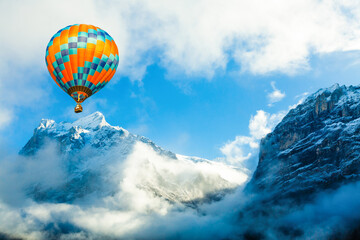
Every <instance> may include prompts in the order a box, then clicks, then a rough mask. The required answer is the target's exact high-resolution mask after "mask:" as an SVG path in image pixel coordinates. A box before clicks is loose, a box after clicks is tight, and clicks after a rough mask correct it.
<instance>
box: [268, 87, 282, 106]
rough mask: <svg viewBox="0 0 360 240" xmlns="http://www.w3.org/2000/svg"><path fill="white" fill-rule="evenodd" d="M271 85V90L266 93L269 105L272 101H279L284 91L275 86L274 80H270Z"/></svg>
mask: <svg viewBox="0 0 360 240" xmlns="http://www.w3.org/2000/svg"><path fill="white" fill-rule="evenodd" d="M271 87H272V89H273V91H272V92H271V93H269V94H268V95H267V97H268V100H269V104H268V106H269V107H270V106H272V104H273V103H276V102H280V101H281V100H282V99H283V98H284V97H285V93H284V92H281V91H280V90H279V89H277V88H276V86H275V82H274V81H272V82H271Z"/></svg>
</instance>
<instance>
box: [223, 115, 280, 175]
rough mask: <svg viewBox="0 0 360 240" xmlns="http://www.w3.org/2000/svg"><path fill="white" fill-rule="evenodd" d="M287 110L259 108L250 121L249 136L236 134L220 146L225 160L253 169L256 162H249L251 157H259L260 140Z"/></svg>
mask: <svg viewBox="0 0 360 240" xmlns="http://www.w3.org/2000/svg"><path fill="white" fill-rule="evenodd" d="M284 116H285V112H284V111H281V112H278V113H275V114H270V113H267V112H265V111H263V110H258V111H257V112H256V115H255V116H251V118H250V121H249V136H236V137H235V140H234V141H231V142H228V143H226V144H225V145H224V146H222V147H221V148H220V151H221V152H222V153H223V154H224V155H225V160H226V161H228V162H230V163H232V164H242V165H245V166H246V167H247V168H249V169H251V170H253V168H254V166H255V165H254V163H253V162H251V163H248V162H249V161H247V160H249V159H250V158H254V157H257V155H256V154H257V152H258V148H259V141H260V140H261V139H262V138H263V137H265V136H266V135H267V134H268V133H270V132H271V131H272V129H273V128H274V127H275V126H276V125H277V124H278V123H279V122H280V121H281V120H282V118H283V117H284Z"/></svg>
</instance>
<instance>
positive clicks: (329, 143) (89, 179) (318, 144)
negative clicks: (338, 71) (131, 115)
mask: <svg viewBox="0 0 360 240" xmlns="http://www.w3.org/2000/svg"><path fill="white" fill-rule="evenodd" d="M359 100H360V87H354V86H350V87H346V86H339V85H334V86H332V87H330V88H327V89H320V90H319V91H317V92H316V93H314V94H312V95H310V96H309V97H308V98H307V99H306V100H305V101H304V102H303V103H301V104H299V105H298V106H297V107H295V108H294V109H291V110H290V111H289V113H288V114H287V115H286V116H285V117H284V119H283V120H282V121H281V122H280V123H279V124H278V125H277V126H276V127H275V129H274V130H273V131H272V132H271V133H269V134H268V135H267V136H266V137H265V138H263V139H262V140H261V144H260V153H259V162H258V166H257V168H256V171H255V172H254V173H253V176H252V178H251V179H250V175H251V173H250V172H249V171H248V170H247V169H245V168H241V167H238V166H237V167H235V166H230V165H227V164H225V163H221V162H216V161H210V160H207V159H203V158H198V157H189V156H183V155H179V154H175V153H172V152H170V151H167V150H164V149H162V148H161V147H160V146H157V145H156V144H155V143H154V142H152V141H151V140H149V139H147V138H145V137H142V136H138V135H134V134H132V133H130V132H128V131H127V130H125V129H123V128H121V127H114V126H111V125H110V124H108V123H107V122H106V120H105V117H104V116H103V114H101V113H100V112H95V113H93V114H91V115H89V116H86V117H84V118H81V119H79V120H77V121H75V122H73V123H67V122H61V123H56V122H55V121H53V120H47V119H43V120H42V121H41V122H40V124H39V126H38V127H37V128H36V129H35V130H34V134H33V136H32V137H31V139H30V140H29V141H28V143H27V144H26V145H25V146H24V147H23V149H21V151H20V154H19V155H18V156H6V157H5V159H2V166H3V167H2V168H1V169H0V216H3V217H1V218H0V232H1V235H0V239H7V238H20V239H22V238H24V239H358V238H359V236H360V234H359V232H360V231H359V229H360V212H359V211H357V209H360V191H359V190H360V184H359V178H360V162H359V161H360V157H359V156H360V155H359V153H360V135H359V133H360V121H359V117H360V101H359ZM245 185H246V187H245ZM244 187H245V189H244Z"/></svg>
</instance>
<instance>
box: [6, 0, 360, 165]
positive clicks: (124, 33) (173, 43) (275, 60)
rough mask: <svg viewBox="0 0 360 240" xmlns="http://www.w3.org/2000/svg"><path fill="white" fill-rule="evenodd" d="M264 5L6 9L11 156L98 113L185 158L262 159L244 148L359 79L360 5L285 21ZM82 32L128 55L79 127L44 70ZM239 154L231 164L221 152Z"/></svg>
mask: <svg viewBox="0 0 360 240" xmlns="http://www.w3.org/2000/svg"><path fill="white" fill-rule="evenodd" d="M254 2H255V3H239V2H237V1H233V2H232V1H229V2H227V3H226V4H225V3H224V4H222V3H221V1H210V2H206V1H198V2H196V3H194V4H192V3H191V2H188V1H184V2H182V3H173V4H170V3H168V2H164V1H154V2H153V3H148V2H143V1H134V2H132V3H129V2H127V1H109V4H108V5H106V6H101V5H99V3H97V2H95V1H94V2H93V1H86V4H85V1H75V3H74V5H73V9H69V8H66V7H63V6H56V5H57V4H58V3H57V2H56V1H38V2H36V3H33V4H30V3H27V2H24V3H23V4H20V3H19V2H16V3H4V2H2V3H1V4H0V9H1V10H0V12H1V13H2V14H1V16H2V18H3V19H9V21H8V22H9V23H4V21H2V22H3V23H1V25H3V26H2V29H4V30H6V31H8V32H9V34H8V35H7V36H6V35H3V34H2V36H1V37H0V40H1V41H2V42H3V45H5V46H8V48H7V49H6V50H4V51H3V52H2V53H1V55H0V69H1V71H2V73H1V74H0V110H1V114H2V116H1V117H0V142H1V143H2V144H1V145H2V148H3V149H7V150H9V151H11V152H17V151H18V150H19V149H20V148H21V147H22V146H23V145H24V144H25V143H26V142H27V140H28V139H29V138H30V137H31V136H32V131H33V129H34V128H35V127H37V125H38V123H39V121H40V120H41V118H50V119H54V120H56V121H58V122H60V121H73V120H75V119H76V118H79V117H81V116H84V115H86V114H90V113H92V112H94V111H100V112H102V113H103V114H104V115H105V117H106V119H107V121H108V122H109V123H110V124H112V125H119V126H122V127H124V128H126V129H128V130H129V131H131V132H133V133H136V134H140V135H143V136H146V137H148V138H150V139H151V140H153V141H154V142H155V143H156V144H158V145H160V146H162V147H163V148H165V149H169V150H171V151H174V152H176V153H180V154H184V155H194V156H199V157H205V158H209V159H214V158H218V157H224V156H225V157H229V155H234V159H235V160H234V161H237V160H236V159H238V161H242V160H241V159H247V158H246V156H248V152H250V153H252V154H253V157H254V154H256V149H257V148H256V147H254V146H253V147H250V150H249V146H250V145H249V144H250V143H243V142H242V143H239V142H236V140H235V139H236V137H240V138H241V137H248V138H249V139H251V140H249V141H248V140H246V141H247V142H252V141H254V142H258V141H259V139H260V138H261V136H263V135H264V134H266V133H267V132H268V131H269V129H271V128H272V127H273V126H274V124H275V123H276V122H277V121H278V120H279V119H281V116H283V114H284V113H286V111H288V109H289V106H291V105H294V104H296V103H297V102H299V100H300V99H301V98H302V97H304V96H305V95H306V93H312V92H315V91H316V90H317V89H319V88H324V87H329V86H331V85H332V84H334V83H339V84H346V85H350V84H352V85H357V84H358V82H359V79H360V70H359V67H360V62H359V56H360V52H359V50H360V40H358V39H360V27H359V24H358V22H359V21H358V20H359V19H360V14H358V12H360V11H357V10H359V9H360V6H359V4H357V3H356V2H351V1H349V2H344V3H337V2H329V3H319V2H316V1H294V2H292V3H288V2H287V1H277V4H278V5H279V6H281V7H280V9H279V7H275V6H274V4H270V3H266V1H265V2H264V1H254ZM256 4H259V5H256ZM54 6H56V7H54ZM29 10H31V11H29ZM76 11H79V14H75V12H76ZM29 12H32V14H30V13H29ZM247 12H249V14H246V13H247ZM264 12H270V13H271V14H268V15H266V17H264V16H263V15H261V14H262V13H264ZM22 13H23V18H21V19H18V18H16V16H17V15H18V14H22ZM34 13H35V14H34ZM37 13H38V14H37ZM250 13H251V14H250ZM33 14H34V15H33ZM38 15H39V16H38ZM258 15H259V16H260V17H259V16H258ZM314 16H316V17H314ZM283 18H286V19H291V20H289V21H283ZM12 20H14V21H12ZM74 23H90V24H94V25H97V26H99V27H102V28H103V29H104V30H106V31H107V32H108V33H109V34H110V35H112V37H113V38H114V39H115V42H116V43H117V44H118V46H119V52H120V55H121V56H120V58H121V62H120V65H119V69H118V72H117V73H116V75H115V76H114V78H113V80H112V81H111V82H110V83H109V84H108V85H107V86H106V87H105V88H104V89H103V90H102V91H100V92H99V93H97V94H96V95H94V96H92V97H91V98H89V99H88V100H87V101H86V102H85V103H84V104H83V107H84V109H85V111H84V113H82V114H79V115H75V113H73V107H74V106H75V104H74V102H73V100H72V99H71V98H70V97H69V96H68V95H67V94H65V93H64V92H62V91H61V90H60V89H59V88H58V87H57V85H56V84H55V83H54V82H53V80H52V79H51V77H50V75H49V74H48V72H47V69H46V65H45V61H44V54H45V48H46V44H47V42H48V41H49V39H50V38H51V36H52V35H53V34H54V33H55V32H56V31H57V30H58V29H60V28H62V27H64V26H66V25H69V24H74ZM20 26H23V27H24V30H23V31H24V32H25V33H22V32H21V31H20V32H19V31H16V29H19V28H20ZM34 26H36V27H35V28H34ZM26 29H30V30H26ZM274 93H275V94H274ZM304 93H305V95H304ZM270 94H273V95H274V98H273V100H271V99H270ZM260 110H262V112H261V113H259V111H260ZM272 116H274V119H275V120H271V119H272V118H271V117H272ZM276 116H277V117H276ZM249 121H250V122H252V123H253V125H252V126H253V127H250V128H249ZM240 138H239V139H240ZM241 139H245V138H241ZM246 141H245V142H246ZM240 142H241V141H240ZM231 143H234V145H231V146H232V148H231V149H230V150H229V151H230V152H231V153H229V152H227V153H226V152H224V151H221V149H224V146H226V145H228V146H230V145H229V144H231Z"/></svg>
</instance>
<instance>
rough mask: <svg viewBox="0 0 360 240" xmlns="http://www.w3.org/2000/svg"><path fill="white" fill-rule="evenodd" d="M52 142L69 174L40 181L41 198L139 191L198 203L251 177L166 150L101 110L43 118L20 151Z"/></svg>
mask: <svg viewBox="0 0 360 240" xmlns="http://www.w3.org/2000/svg"><path fill="white" fill-rule="evenodd" d="M49 142H55V143H56V144H55V146H56V147H57V148H58V149H59V150H60V151H56V152H57V153H56V154H58V155H59V157H60V158H61V159H63V160H62V164H63V165H64V166H65V169H66V173H65V175H66V176H67V177H66V179H67V180H66V182H65V183H64V184H63V185H61V186H57V187H54V188H52V189H48V188H44V187H41V184H40V183H36V184H35V185H36V186H37V187H36V188H35V189H33V190H31V191H30V193H31V194H32V195H33V197H34V199H35V200H38V201H56V202H70V201H74V200H75V199H81V198H83V197H85V196H86V195H88V194H93V193H96V194H98V195H100V196H102V197H106V196H110V195H114V194H115V195H116V194H118V195H119V197H121V196H122V195H123V194H124V192H126V193H127V194H130V195H131V196H132V195H133V194H134V192H135V193H136V194H140V195H144V194H145V195H146V196H147V197H149V198H151V199H153V198H154V197H160V198H162V199H165V200H167V201H170V202H178V203H185V204H190V205H194V204H196V203H197V202H203V201H209V200H210V201H212V200H211V199H219V198H221V196H223V195H224V194H226V193H228V192H229V191H232V190H234V189H235V188H236V187H237V186H239V185H241V184H243V183H244V182H245V181H246V180H247V178H248V172H246V171H244V169H238V168H235V167H232V166H227V165H225V164H221V163H217V162H213V161H210V160H206V159H201V158H196V157H186V156H182V155H176V154H174V153H172V152H170V151H167V150H164V149H162V148H161V147H159V146H157V145H156V144H155V143H154V142H152V141H151V140H149V139H147V138H145V137H142V136H138V135H135V134H131V133H129V132H128V131H127V130H125V129H123V128H121V127H113V126H111V125H110V124H108V123H107V122H106V120H105V117H104V115H103V114H102V113H100V112H95V113H93V114H91V115H88V116H86V117H83V118H80V119H78V120H76V121H74V122H73V123H68V122H60V123H56V122H55V121H54V120H49V119H43V120H41V122H40V125H39V127H38V128H36V129H35V131H34V135H33V136H32V138H31V139H30V140H29V142H28V143H27V144H26V145H25V146H24V148H23V149H22V150H21V152H20V153H21V154H22V155H25V156H31V155H36V154H37V153H38V152H39V151H41V149H44V148H46V146H47V145H48V143H49ZM52 145H53V146H54V144H52ZM56 154H55V155H56ZM119 184H120V185H121V189H122V190H121V191H120V192H119V189H118V188H119ZM150 202H152V201H150Z"/></svg>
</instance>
